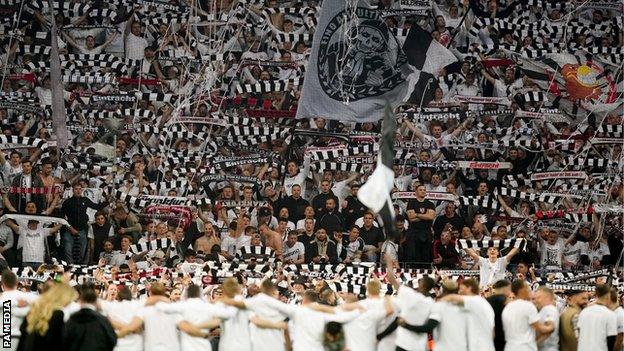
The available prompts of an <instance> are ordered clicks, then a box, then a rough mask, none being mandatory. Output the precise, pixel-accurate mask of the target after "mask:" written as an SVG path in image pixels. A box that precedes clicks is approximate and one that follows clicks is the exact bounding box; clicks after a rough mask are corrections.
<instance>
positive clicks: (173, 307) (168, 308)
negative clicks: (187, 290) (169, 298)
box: [154, 302, 184, 313]
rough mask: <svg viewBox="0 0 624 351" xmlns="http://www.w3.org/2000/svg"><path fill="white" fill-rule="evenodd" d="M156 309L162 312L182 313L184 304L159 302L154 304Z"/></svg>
mask: <svg viewBox="0 0 624 351" xmlns="http://www.w3.org/2000/svg"><path fill="white" fill-rule="evenodd" d="M154 306H155V307H156V309H157V310H159V311H160V312H164V313H183V312H184V304H182V303H179V302H176V303H164V302H159V303H157V304H156V305H154Z"/></svg>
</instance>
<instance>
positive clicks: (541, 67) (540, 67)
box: [521, 53, 624, 117]
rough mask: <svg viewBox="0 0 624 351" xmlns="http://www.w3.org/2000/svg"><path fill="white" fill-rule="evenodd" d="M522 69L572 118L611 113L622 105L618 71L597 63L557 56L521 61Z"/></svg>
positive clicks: (570, 55) (619, 71)
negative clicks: (578, 114)
mask: <svg viewBox="0 0 624 351" xmlns="http://www.w3.org/2000/svg"><path fill="white" fill-rule="evenodd" d="M521 62H522V70H523V72H524V73H525V74H526V75H527V76H529V78H531V79H532V80H533V81H534V82H535V83H536V84H537V85H538V86H539V87H540V88H542V90H546V91H548V92H549V93H550V94H551V95H553V96H555V97H556V98H557V97H558V99H555V101H558V105H559V108H561V109H563V110H565V111H566V112H568V113H569V114H572V115H573V116H576V115H577V111H578V112H579V113H580V116H582V117H584V116H585V115H586V112H585V111H587V112H594V113H601V112H611V111H613V110H615V109H617V108H618V107H619V106H620V105H621V103H622V95H623V91H624V84H622V81H621V76H622V72H621V70H618V72H617V73H616V72H613V71H612V70H611V69H610V68H609V67H605V65H603V64H602V63H600V62H599V61H594V60H591V59H589V58H587V57H583V56H580V55H574V54H568V53H557V54H549V55H546V56H545V57H541V58H539V59H535V60H532V59H524V58H523V59H521Z"/></svg>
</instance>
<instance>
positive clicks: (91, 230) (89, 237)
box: [87, 226, 95, 239]
mask: <svg viewBox="0 0 624 351" xmlns="http://www.w3.org/2000/svg"><path fill="white" fill-rule="evenodd" d="M87 239H95V236H94V235H93V227H92V226H89V229H87Z"/></svg>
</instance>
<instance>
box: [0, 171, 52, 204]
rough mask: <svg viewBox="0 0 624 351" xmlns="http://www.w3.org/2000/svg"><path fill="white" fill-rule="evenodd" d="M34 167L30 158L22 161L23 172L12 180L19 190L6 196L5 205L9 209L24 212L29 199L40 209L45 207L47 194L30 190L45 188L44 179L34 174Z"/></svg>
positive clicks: (13, 185) (12, 184)
mask: <svg viewBox="0 0 624 351" xmlns="http://www.w3.org/2000/svg"><path fill="white" fill-rule="evenodd" d="M32 168H33V167H32V163H31V162H30V160H29V159H24V160H23V161H22V173H21V174H18V175H17V176H16V177H15V178H13V181H12V182H11V186H12V187H14V188H16V189H18V191H17V192H12V193H11V194H9V195H8V196H5V197H4V206H5V207H6V208H7V209H8V210H9V211H11V212H18V213H24V211H25V209H26V203H27V202H29V201H33V202H34V203H35V204H36V205H37V208H39V209H44V208H45V203H46V201H45V196H44V195H43V194H36V193H31V192H29V191H28V190H32V189H34V188H43V181H41V178H39V176H38V175H36V174H33V172H32Z"/></svg>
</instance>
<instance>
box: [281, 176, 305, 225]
mask: <svg viewBox="0 0 624 351" xmlns="http://www.w3.org/2000/svg"><path fill="white" fill-rule="evenodd" d="M309 205H310V203H309V202H308V201H307V200H306V199H304V198H302V197H301V186H300V185H299V184H294V185H293V186H292V195H290V196H286V197H285V198H283V199H281V200H280V201H279V204H278V206H277V207H278V208H282V207H286V208H287V209H288V213H289V219H290V220H291V221H292V222H294V223H297V221H299V220H301V219H303V218H305V217H306V216H305V211H306V207H308V206H309Z"/></svg>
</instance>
